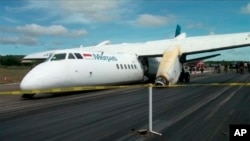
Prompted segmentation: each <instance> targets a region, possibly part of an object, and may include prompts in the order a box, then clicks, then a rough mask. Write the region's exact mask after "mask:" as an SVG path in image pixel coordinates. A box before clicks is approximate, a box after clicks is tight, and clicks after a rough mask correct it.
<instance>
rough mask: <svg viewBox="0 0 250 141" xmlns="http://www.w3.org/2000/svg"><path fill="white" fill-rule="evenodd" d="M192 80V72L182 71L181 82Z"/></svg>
mask: <svg viewBox="0 0 250 141" xmlns="http://www.w3.org/2000/svg"><path fill="white" fill-rule="evenodd" d="M184 81H185V82H186V83H188V82H190V74H189V72H181V75H180V77H179V82H184Z"/></svg>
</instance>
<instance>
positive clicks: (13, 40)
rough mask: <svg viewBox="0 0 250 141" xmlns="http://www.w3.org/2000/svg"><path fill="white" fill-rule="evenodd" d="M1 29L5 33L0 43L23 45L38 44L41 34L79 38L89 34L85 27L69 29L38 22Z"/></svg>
mask: <svg viewBox="0 0 250 141" xmlns="http://www.w3.org/2000/svg"><path fill="white" fill-rule="evenodd" d="M0 31H1V32H2V33H3V34H2V35H4V36H2V37H1V36H0V44H22V45H36V44H37V43H38V41H39V37H40V36H58V37H70V38H77V37H83V36H86V35H87V34H88V32H87V31H86V30H85V29H79V30H68V29H67V28H66V27H64V26H62V25H50V26H41V25H37V24H27V25H24V26H17V27H9V26H0Z"/></svg>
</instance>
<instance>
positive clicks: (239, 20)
mask: <svg viewBox="0 0 250 141" xmlns="http://www.w3.org/2000/svg"><path fill="white" fill-rule="evenodd" d="M177 24H179V25H181V27H182V32H186V33H187V36H201V35H212V34H226V33H236V32H250V1H247V0H237V1H234V0H223V1H218V0H210V1H206V0H0V55H27V54H31V53H36V52H41V51H47V50H53V49H65V48H73V47H79V46H80V45H83V46H90V45H97V44H98V43H100V42H102V41H105V40H110V41H111V43H113V44H116V43H124V42H126V43H134V42H145V41H149V40H161V39H168V38H173V37H174V32H175V27H176V25H177ZM221 53H222V55H221V56H219V57H216V58H214V59H215V60H250V55H249V54H250V47H247V48H242V49H233V50H227V51H222V52H221Z"/></svg>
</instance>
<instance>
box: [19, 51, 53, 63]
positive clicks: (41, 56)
mask: <svg viewBox="0 0 250 141" xmlns="http://www.w3.org/2000/svg"><path fill="white" fill-rule="evenodd" d="M55 51H57V50H50V51H44V52H39V53H33V54H29V55H26V56H25V57H24V58H23V59H22V63H33V62H36V61H44V60H46V59H47V58H48V57H50V55H52V54H53V53H54V52H55Z"/></svg>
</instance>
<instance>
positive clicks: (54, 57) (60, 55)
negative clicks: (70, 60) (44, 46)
mask: <svg viewBox="0 0 250 141" xmlns="http://www.w3.org/2000/svg"><path fill="white" fill-rule="evenodd" d="M65 58H66V53H61V54H54V56H53V57H52V58H51V61H57V60H64V59H65Z"/></svg>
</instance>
